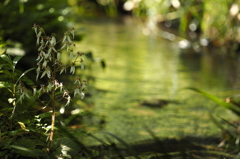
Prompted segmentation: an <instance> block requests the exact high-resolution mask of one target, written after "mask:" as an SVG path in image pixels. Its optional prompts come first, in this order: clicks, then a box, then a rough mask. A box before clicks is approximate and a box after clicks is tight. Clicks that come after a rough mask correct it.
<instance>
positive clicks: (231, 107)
mask: <svg viewBox="0 0 240 159" xmlns="http://www.w3.org/2000/svg"><path fill="white" fill-rule="evenodd" d="M187 89H190V90H193V91H195V92H198V93H200V94H201V95H203V96H205V97H206V98H208V99H210V100H212V101H214V102H215V103H217V104H219V105H220V106H222V107H224V108H226V109H229V110H231V111H233V112H234V113H235V114H237V115H238V116H240V108H239V107H238V106H236V105H233V104H231V103H227V102H225V101H223V100H222V99H220V98H218V97H216V96H214V95H212V94H210V93H207V92H205V91H203V90H200V89H198V88H193V87H188V88H187Z"/></svg>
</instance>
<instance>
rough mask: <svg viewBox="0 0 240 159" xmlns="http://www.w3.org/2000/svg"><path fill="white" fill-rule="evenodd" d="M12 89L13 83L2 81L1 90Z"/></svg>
mask: <svg viewBox="0 0 240 159" xmlns="http://www.w3.org/2000/svg"><path fill="white" fill-rule="evenodd" d="M11 87H12V84H11V83H8V82H2V81H0V88H11Z"/></svg>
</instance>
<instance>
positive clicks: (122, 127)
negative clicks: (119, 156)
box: [77, 20, 236, 142]
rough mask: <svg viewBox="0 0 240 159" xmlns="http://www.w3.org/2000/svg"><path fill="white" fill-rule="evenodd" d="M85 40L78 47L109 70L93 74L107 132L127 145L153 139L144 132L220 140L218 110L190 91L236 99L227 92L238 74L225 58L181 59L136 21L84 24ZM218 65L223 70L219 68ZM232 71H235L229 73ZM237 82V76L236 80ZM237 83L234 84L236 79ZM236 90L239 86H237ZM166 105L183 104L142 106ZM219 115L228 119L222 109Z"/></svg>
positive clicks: (181, 55)
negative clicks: (148, 103)
mask: <svg viewBox="0 0 240 159" xmlns="http://www.w3.org/2000/svg"><path fill="white" fill-rule="evenodd" d="M81 25H82V26H84V27H85V29H86V35H87V36H86V38H85V39H84V40H83V41H82V42H81V43H79V44H78V45H77V46H78V47H79V49H80V50H81V51H92V52H93V53H94V55H95V56H97V57H101V58H103V59H105V60H106V63H107V68H106V70H105V71H102V70H101V68H99V67H98V66H97V65H96V67H95V68H94V71H93V72H94V76H96V79H97V80H96V87H97V88H98V89H101V90H105V91H106V92H105V93H98V94H96V95H95V96H94V98H95V105H94V107H93V109H94V113H96V114H99V115H102V116H105V117H106V121H107V124H106V127H105V128H104V130H103V131H107V132H110V133H113V134H115V135H117V136H118V137H120V138H122V139H124V140H126V141H130V142H131V141H132V142H134V141H136V140H142V139H146V138H148V137H149V134H147V132H146V131H145V129H144V126H147V127H148V128H150V129H151V130H152V131H153V132H155V133H156V135H158V136H160V137H179V136H181V135H195V136H201V135H215V134H217V135H219V134H220V133H219V130H218V129H217V128H216V126H215V125H214V124H213V123H212V122H211V121H210V119H209V116H208V113H209V111H210V110H213V108H216V105H215V104H214V103H213V102H211V101H209V100H207V99H205V98H204V97H201V96H200V95H198V94H196V93H194V92H191V91H189V90H185V89H183V88H185V87H198V88H201V89H204V90H207V91H208V92H211V93H214V94H215V95H219V96H224V95H231V93H233V91H227V90H226V89H227V88H230V87H232V86H233V85H230V84H229V79H230V82H236V81H231V80H232V79H231V78H228V77H227V76H233V74H235V73H236V72H233V73H231V72H229V71H228V70H229V67H230V64H229V63H228V62H226V61H224V58H219V59H217V60H216V59H215V61H214V59H211V58H210V57H209V56H203V55H201V54H187V53H181V52H180V50H179V49H178V48H177V44H174V43H170V42H168V41H166V40H163V39H161V38H160V37H158V36H157V35H156V34H153V35H149V36H145V35H143V34H142V26H141V25H140V24H139V23H137V22H136V21H133V20H118V21H117V20H114V21H113V20H112V21H111V20H97V21H85V22H84V23H82V24H81ZM219 60H222V61H220V65H219ZM230 69H231V68H230ZM234 77H236V76H234ZM234 80H235V79H234ZM234 87H235V86H234ZM151 99H164V100H171V101H172V100H174V101H178V102H173V103H169V104H168V105H167V106H165V107H162V108H149V107H144V106H142V105H140V102H141V101H142V100H151ZM214 113H218V114H219V115H223V116H224V115H228V114H227V113H226V112H225V111H224V110H223V109H221V108H217V109H214Z"/></svg>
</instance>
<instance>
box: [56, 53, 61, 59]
mask: <svg viewBox="0 0 240 159" xmlns="http://www.w3.org/2000/svg"><path fill="white" fill-rule="evenodd" d="M60 58H61V53H60V52H57V59H58V60H60Z"/></svg>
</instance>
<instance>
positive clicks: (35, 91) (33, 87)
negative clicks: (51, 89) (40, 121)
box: [32, 86, 37, 96]
mask: <svg viewBox="0 0 240 159" xmlns="http://www.w3.org/2000/svg"><path fill="white" fill-rule="evenodd" d="M32 89H33V96H36V93H37V87H36V86H32Z"/></svg>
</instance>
